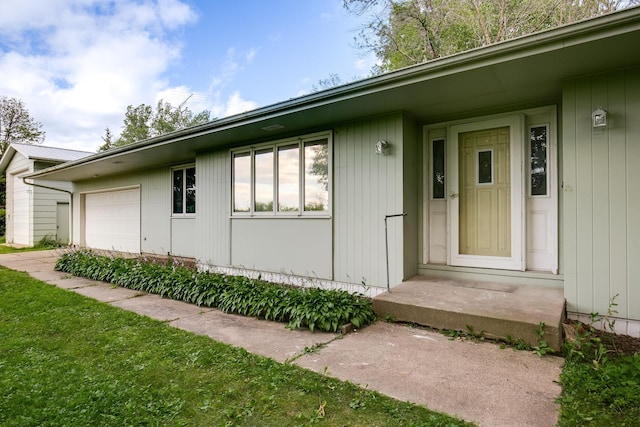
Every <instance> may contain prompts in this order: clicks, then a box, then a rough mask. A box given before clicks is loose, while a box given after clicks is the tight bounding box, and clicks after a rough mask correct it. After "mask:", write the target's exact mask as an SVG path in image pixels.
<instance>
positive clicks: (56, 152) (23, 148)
mask: <svg viewBox="0 0 640 427" xmlns="http://www.w3.org/2000/svg"><path fill="white" fill-rule="evenodd" d="M15 153H20V154H21V155H22V156H24V157H25V158H27V159H29V160H34V161H42V162H47V163H55V164H60V163H65V162H72V161H76V160H80V159H82V158H84V157H88V156H91V155H92V154H95V153H91V152H88V151H80V150H69V149H66V148H58V147H48V146H45V145H35V144H19V143H12V144H9V146H8V147H7V149H6V151H5V152H4V154H3V155H2V159H0V172H1V173H4V171H5V170H6V169H7V167H8V166H9V163H10V162H11V159H13V156H14V154H15Z"/></svg>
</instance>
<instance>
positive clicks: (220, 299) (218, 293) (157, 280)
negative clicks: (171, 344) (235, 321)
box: [55, 250, 375, 332]
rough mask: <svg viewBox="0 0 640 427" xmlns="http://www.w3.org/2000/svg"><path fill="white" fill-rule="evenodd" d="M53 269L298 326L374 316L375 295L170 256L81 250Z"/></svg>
mask: <svg viewBox="0 0 640 427" xmlns="http://www.w3.org/2000/svg"><path fill="white" fill-rule="evenodd" d="M55 269H56V270H58V271H64V272H66V273H69V274H72V275H74V276H80V277H87V278H90V279H93V280H100V281H104V282H110V283H113V284H115V285H118V286H122V287H124V288H129V289H134V290H138V291H142V292H148V293H152V294H157V295H160V296H163V297H166V298H171V299H176V300H181V301H186V302H189V303H193V304H197V305H199V306H205V307H216V308H218V309H220V310H222V311H224V312H228V313H237V314H242V315H245V316H252V317H259V318H264V319H267V320H275V321H280V322H287V323H288V327H290V328H294V329H295V328H308V329H310V330H311V331H313V330H315V329H319V330H323V331H327V332H338V331H340V329H341V327H342V326H343V325H345V324H348V323H351V324H352V325H353V326H355V327H356V328H359V327H362V326H365V325H368V324H369V323H371V322H372V321H373V320H374V319H375V315H374V313H373V309H372V305H371V300H369V299H368V298H366V297H364V296H363V295H360V294H350V293H348V292H346V291H342V290H335V289H332V290H327V289H318V288H298V287H294V286H288V285H281V284H276V283H271V282H266V281H263V280H258V279H249V278H247V277H244V276H231V275H223V274H214V273H207V272H198V271H196V270H194V269H192V268H188V267H185V266H181V265H179V264H178V265H176V264H174V263H172V262H171V261H169V262H167V263H166V264H160V263H157V262H150V261H148V260H145V259H143V258H121V257H111V256H105V255H100V254H97V253H95V252H92V251H88V250H79V251H69V252H66V253H64V254H63V255H62V256H60V258H59V259H58V261H57V263H56V266H55Z"/></svg>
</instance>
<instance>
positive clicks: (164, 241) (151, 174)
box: [73, 167, 195, 255]
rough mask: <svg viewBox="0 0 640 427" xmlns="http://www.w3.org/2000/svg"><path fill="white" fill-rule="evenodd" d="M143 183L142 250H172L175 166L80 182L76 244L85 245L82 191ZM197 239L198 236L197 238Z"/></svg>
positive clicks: (75, 201) (76, 202) (75, 206)
mask: <svg viewBox="0 0 640 427" xmlns="http://www.w3.org/2000/svg"><path fill="white" fill-rule="evenodd" d="M134 186H140V211H141V212H140V227H141V230H140V239H141V242H140V249H141V251H142V252H143V253H150V254H163V255H166V254H167V253H168V252H170V251H171V222H170V220H171V169H170V168H169V167H160V168H156V169H151V170H146V171H140V172H135V173H131V174H128V175H125V176H116V177H107V178H96V179H93V180H90V181H82V182H78V183H76V185H75V191H74V199H73V243H74V244H75V245H81V244H82V236H81V230H82V220H83V217H82V215H81V194H82V193H87V192H94V191H106V190H112V189H118V188H127V187H134ZM192 241H195V236H193V240H192Z"/></svg>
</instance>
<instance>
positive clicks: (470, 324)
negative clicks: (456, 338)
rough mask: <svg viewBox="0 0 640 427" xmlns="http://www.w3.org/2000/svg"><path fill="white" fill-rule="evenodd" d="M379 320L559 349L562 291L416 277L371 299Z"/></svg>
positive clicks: (562, 313)
mask: <svg viewBox="0 0 640 427" xmlns="http://www.w3.org/2000/svg"><path fill="white" fill-rule="evenodd" d="M373 309H374V311H375V312H376V314H378V315H379V316H381V317H385V316H391V317H392V318H393V319H395V320H396V321H401V322H410V323H416V324H418V325H423V326H429V327H433V328H436V329H451V330H456V331H464V332H468V331H469V328H472V329H473V331H474V333H482V334H483V335H484V336H486V337H490V338H500V339H505V338H506V337H507V336H510V337H511V338H512V339H514V340H518V339H522V340H524V341H525V342H526V343H527V344H529V345H532V346H535V345H537V344H538V340H539V338H538V335H537V334H536V331H537V330H538V329H539V327H540V323H541V322H543V323H544V329H543V330H544V338H543V339H544V340H545V341H546V342H547V344H548V345H549V346H550V347H551V348H553V349H554V350H556V351H559V350H560V349H561V347H562V342H563V341H562V323H563V321H564V313H565V301H564V295H563V290H562V289H557V288H550V287H539V286H523V285H507V284H502V283H493V282H475V281H464V280H449V279H434V278H431V277H429V278H427V277H422V276H416V277H414V278H412V279H410V280H408V281H406V282H403V283H402V284H400V285H398V286H396V287H394V288H392V289H391V292H387V293H384V294H381V295H378V296H377V297H375V298H374V299H373Z"/></svg>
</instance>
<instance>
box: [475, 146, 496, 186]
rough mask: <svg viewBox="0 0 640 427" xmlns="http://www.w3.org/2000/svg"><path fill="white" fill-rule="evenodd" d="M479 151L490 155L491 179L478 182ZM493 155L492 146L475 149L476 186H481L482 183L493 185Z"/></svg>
mask: <svg viewBox="0 0 640 427" xmlns="http://www.w3.org/2000/svg"><path fill="white" fill-rule="evenodd" d="M480 153H489V154H490V155H491V159H490V160H491V163H490V165H491V180H490V181H489V182H480ZM494 162H495V156H494V153H493V148H489V149H486V148H483V149H479V150H476V174H475V175H476V176H475V178H476V185H478V186H483V185H487V186H489V185H493V184H494V170H495V164H494Z"/></svg>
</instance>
